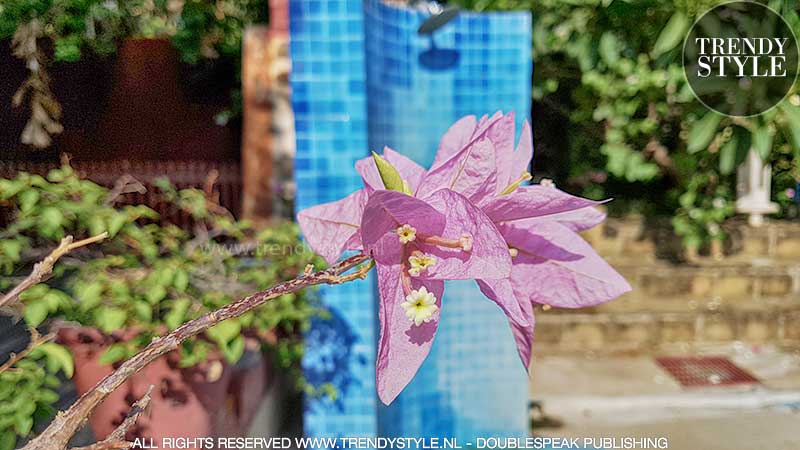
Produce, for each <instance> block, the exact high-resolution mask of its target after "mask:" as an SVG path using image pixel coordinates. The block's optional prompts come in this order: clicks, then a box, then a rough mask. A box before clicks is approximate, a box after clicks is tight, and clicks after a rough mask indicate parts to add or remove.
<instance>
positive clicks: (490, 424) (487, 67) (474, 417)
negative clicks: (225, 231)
mask: <svg viewBox="0 0 800 450" xmlns="http://www.w3.org/2000/svg"><path fill="white" fill-rule="evenodd" d="M425 18H426V16H425V15H423V14H422V13H420V12H417V11H412V10H408V9H401V8H397V7H395V6H390V5H387V4H385V3H383V2H381V1H379V0H367V1H366V3H365V31H366V51H367V61H366V62H367V93H368V95H367V104H368V110H369V144H370V148H373V149H380V148H382V147H383V146H384V145H388V146H390V147H392V148H394V149H395V150H397V151H400V152H401V153H404V154H406V155H408V156H410V157H412V158H414V159H416V160H417V162H419V163H421V164H423V165H425V166H427V165H429V164H430V163H431V162H432V161H433V157H434V154H435V152H436V148H437V145H438V143H439V139H440V138H441V136H442V135H443V134H444V132H445V131H446V130H447V128H448V127H449V126H450V125H451V124H453V123H454V122H455V121H456V120H458V119H459V118H461V117H462V116H464V115H468V114H475V115H478V116H480V115H482V114H487V113H488V114H490V115H491V114H492V113H494V112H495V111H496V110H501V109H502V110H504V111H510V110H515V111H516V112H517V115H516V118H517V128H518V129H519V128H520V127H521V125H522V121H523V120H524V119H526V118H527V116H528V113H529V110H530V86H531V84H530V81H531V59H530V54H531V53H530V52H531V46H530V43H531V21H530V16H529V15H528V14H526V13H503V14H480V15H478V14H467V13H462V14H461V15H460V16H459V18H457V19H456V20H455V21H453V22H452V23H451V24H449V25H448V26H446V27H445V28H443V29H441V30H439V31H437V32H436V34H435V36H434V40H435V43H434V44H432V43H431V41H430V39H429V38H428V37H423V36H418V35H417V32H416V30H417V28H418V27H419V25H420V23H421V22H422V21H423V20H424V19H425ZM432 45H435V46H436V47H437V48H438V49H439V50H440V51H441V50H443V51H444V54H445V55H447V54H449V55H450V56H451V57H452V55H457V59H455V63H454V64H453V65H452V66H450V67H441V66H428V65H426V64H425V62H424V60H422V61H421V60H420V55H421V54H423V53H424V52H426V51H430V49H431V48H432ZM443 302H444V303H443V306H442V316H441V317H442V319H441V322H440V325H439V331H438V333H437V335H436V341H435V342H434V344H433V348H432V349H431V353H430V356H429V357H428V359H427V360H426V361H425V363H423V365H422V367H421V369H420V371H419V372H418V373H417V375H416V377H415V378H414V380H413V381H412V382H411V384H410V385H409V386H408V388H407V389H406V390H405V391H404V392H403V393H402V394H400V396H399V397H398V398H397V400H395V403H393V404H392V405H391V406H390V407H383V406H382V405H379V428H380V433H381V434H382V435H387V436H426V437H435V436H439V437H458V438H460V439H466V440H470V439H474V438H475V437H486V436H521V435H523V434H525V433H526V432H527V426H528V424H527V413H526V412H527V399H528V395H527V388H528V383H527V376H526V374H525V371H524V368H523V367H522V364H521V363H520V361H519V357H518V356H517V351H516V347H515V345H514V340H513V338H512V336H511V330H510V329H509V326H508V323H507V321H506V318H505V316H504V315H503V313H502V312H501V311H500V309H499V308H497V307H496V306H495V305H494V304H493V303H491V302H489V301H488V300H487V299H486V298H485V297H484V296H483V294H481V292H480V291H479V290H478V289H477V287H476V286H475V284H474V283H473V282H450V283H448V284H447V286H446V289H445V295H444V299H443Z"/></svg>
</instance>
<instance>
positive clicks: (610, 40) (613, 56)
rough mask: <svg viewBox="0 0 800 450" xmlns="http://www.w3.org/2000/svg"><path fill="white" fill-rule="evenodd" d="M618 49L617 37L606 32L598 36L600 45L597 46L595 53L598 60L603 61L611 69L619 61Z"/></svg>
mask: <svg viewBox="0 0 800 450" xmlns="http://www.w3.org/2000/svg"><path fill="white" fill-rule="evenodd" d="M620 47H621V46H620V44H619V39H617V36H616V35H614V33H612V32H610V31H606V32H605V33H603V35H602V36H600V44H599V45H598V48H597V51H598V52H599V53H600V58H602V59H603V61H604V62H605V63H606V65H608V66H609V67H613V66H614V65H616V64H617V62H618V61H619V51H620Z"/></svg>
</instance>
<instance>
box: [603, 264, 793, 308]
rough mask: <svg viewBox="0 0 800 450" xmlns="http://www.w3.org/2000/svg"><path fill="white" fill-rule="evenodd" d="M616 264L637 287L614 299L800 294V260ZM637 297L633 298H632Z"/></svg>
mask: <svg viewBox="0 0 800 450" xmlns="http://www.w3.org/2000/svg"><path fill="white" fill-rule="evenodd" d="M612 265H614V267H615V268H616V269H617V270H618V271H619V272H620V273H621V274H622V275H623V276H624V277H625V278H626V279H627V280H628V282H629V283H630V284H631V286H632V287H633V291H632V292H631V293H629V294H627V295H626V296H623V297H622V298H621V299H619V300H616V301H615V302H612V303H626V302H630V301H643V300H646V301H654V302H655V301H659V300H662V299H675V298H687V299H692V300H702V299H711V300H715V301H719V300H725V301H732V300H748V299H754V300H757V299H760V298H764V297H787V296H800V263H799V262H791V263H784V264H776V263H772V264H769V265H752V264H751V265H730V264H725V263H719V265H716V266H699V267H698V266H687V265H681V266H675V265H670V264H665V263H644V264H637V265H629V264H620V263H614V262H613V261H612ZM632 297H633V298H632Z"/></svg>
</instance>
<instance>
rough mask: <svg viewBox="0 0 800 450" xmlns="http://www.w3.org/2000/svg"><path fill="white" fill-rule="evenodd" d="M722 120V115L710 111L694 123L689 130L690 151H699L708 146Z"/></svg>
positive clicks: (688, 148)
mask: <svg viewBox="0 0 800 450" xmlns="http://www.w3.org/2000/svg"><path fill="white" fill-rule="evenodd" d="M721 120H722V116H721V115H719V114H717V113H715V112H713V111H709V112H708V113H706V115H705V116H704V117H703V118H702V119H700V120H698V121H697V122H695V123H694V125H692V129H691V130H689V142H688V145H687V150H688V151H689V153H697V152H699V151H700V150H705V149H706V148H708V144H710V143H711V140H712V139H714V135H715V134H717V128H718V127H719V123H720V121H721Z"/></svg>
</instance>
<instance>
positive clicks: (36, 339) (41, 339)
mask: <svg viewBox="0 0 800 450" xmlns="http://www.w3.org/2000/svg"><path fill="white" fill-rule="evenodd" d="M30 334H31V341H30V343H29V344H28V346H27V347H25V350H23V351H21V352H19V353H11V354H10V355H9V356H8V360H7V361H6V362H5V363H3V365H2V366H0V373H3V372H5V371H6V370H9V369H11V368H12V367H14V365H15V364H16V363H18V362H20V361H21V360H22V359H23V358H25V357H26V356H28V354H30V352H32V351H33V350H34V349H35V348H36V347H38V346H39V345H41V344H44V343H45V342H47V341H49V340H51V339H53V338H54V337H55V335H54V334H47V335H45V336H42V335H40V334H39V332H38V331H36V328H31V329H30Z"/></svg>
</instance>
